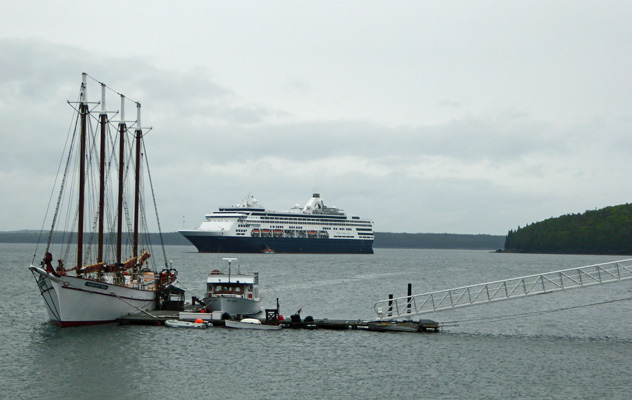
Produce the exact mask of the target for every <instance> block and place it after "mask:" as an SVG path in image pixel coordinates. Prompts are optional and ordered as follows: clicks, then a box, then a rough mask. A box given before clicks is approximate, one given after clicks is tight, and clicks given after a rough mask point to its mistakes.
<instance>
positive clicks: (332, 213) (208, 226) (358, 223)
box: [179, 193, 373, 254]
mask: <svg viewBox="0 0 632 400" xmlns="http://www.w3.org/2000/svg"><path fill="white" fill-rule="evenodd" d="M179 232H180V234H182V235H183V236H184V237H186V238H187V239H188V240H189V241H190V242H191V243H192V244H193V245H194V246H195V247H196V248H197V249H198V251H199V252H201V253H271V250H272V249H273V250H274V252H275V253H337V254H345V253H349V254H373V221H371V220H368V219H360V217H353V216H352V217H348V216H347V215H346V214H345V213H344V210H342V209H340V208H337V207H328V206H326V205H325V203H324V201H323V199H322V198H321V197H320V193H314V194H313V195H312V198H311V199H310V200H309V201H308V202H307V204H305V206H303V207H301V206H299V205H298V204H297V205H296V206H294V207H293V208H292V209H290V210H289V211H272V210H266V209H265V208H264V207H262V206H261V205H259V203H258V202H257V200H256V199H255V198H254V197H253V196H252V195H248V196H247V197H246V198H245V199H244V200H243V201H242V202H241V204H238V205H235V206H231V207H220V208H219V210H218V211H215V212H213V213H211V214H206V218H205V220H204V221H203V222H202V223H201V224H200V226H199V227H198V228H197V229H188V230H180V231H179Z"/></svg>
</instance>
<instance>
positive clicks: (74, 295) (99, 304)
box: [29, 266, 156, 327]
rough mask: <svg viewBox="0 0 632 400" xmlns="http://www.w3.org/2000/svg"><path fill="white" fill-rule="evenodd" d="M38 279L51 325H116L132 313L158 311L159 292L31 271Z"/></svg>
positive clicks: (32, 269) (38, 269)
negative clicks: (156, 306) (156, 309)
mask: <svg viewBox="0 0 632 400" xmlns="http://www.w3.org/2000/svg"><path fill="white" fill-rule="evenodd" d="M29 269H30V270H31V272H33V275H34V276H35V278H36V281H37V285H38V287H39V289H40V292H41V294H42V297H43V298H44V302H45V303H46V308H47V310H48V315H49V317H50V322H51V324H53V325H57V326H61V327H66V326H77V325H94V324H104V323H111V322H115V321H116V320H117V319H118V318H121V317H123V316H125V315H127V314H129V313H133V312H138V311H139V310H144V311H151V310H153V309H155V305H156V292H155V291H153V290H140V289H135V288H131V287H126V286H118V285H113V284H107V283H103V282H96V281H93V280H89V279H84V278H79V277H74V276H60V277H56V276H54V275H51V274H48V273H47V272H46V271H44V270H43V269H41V268H39V267H36V266H31V267H30V268H29Z"/></svg>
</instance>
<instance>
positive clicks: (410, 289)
mask: <svg viewBox="0 0 632 400" xmlns="http://www.w3.org/2000/svg"><path fill="white" fill-rule="evenodd" d="M412 302H413V284H412V283H409V284H408V306H407V307H406V308H407V309H408V314H410V313H411V312H412Z"/></svg>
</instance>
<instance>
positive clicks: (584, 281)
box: [373, 259, 632, 320]
mask: <svg viewBox="0 0 632 400" xmlns="http://www.w3.org/2000/svg"><path fill="white" fill-rule="evenodd" d="M627 279H632V259H626V260H620V261H612V262H609V263H603V264H594V265H588V266H585V267H577V268H569V269H564V270H560V271H553V272H547V273H543V274H536V275H528V276H522V277H518V278H511V279H505V280H501V281H496V282H487V283H479V284H476V285H470V286H462V287H458V288H454V289H446V290H439V291H436V292H429V293H422V294H416V295H409V296H405V297H398V298H391V299H387V300H380V301H378V302H377V303H375V305H374V306H373V308H374V309H375V312H376V313H377V315H378V318H379V319H380V320H389V319H402V318H404V319H405V318H409V317H411V316H413V315H419V314H424V313H431V312H436V311H442V310H449V309H454V308H461V307H467V306H473V305H477V304H485V303H492V302H497V301H503V300H510V299H515V298H521V297H527V296H534V295H538V294H544V293H551V292H558V291H562V290H569V289H577V288H582V287H586V286H594V285H601V284H605V283H612V282H619V281H623V280H627Z"/></svg>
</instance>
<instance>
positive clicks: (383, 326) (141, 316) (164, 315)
mask: <svg viewBox="0 0 632 400" xmlns="http://www.w3.org/2000/svg"><path fill="white" fill-rule="evenodd" d="M266 311H268V310H266ZM181 314H183V315H181ZM198 318H200V319H202V320H204V321H205V322H210V323H212V324H213V326H214V327H223V326H224V320H223V319H221V318H217V316H216V315H213V314H212V313H201V312H194V311H184V312H182V311H170V310H159V311H152V312H151V313H149V312H146V313H137V314H128V315H126V316H125V317H123V318H119V319H118V320H117V321H118V322H119V323H120V324H122V325H155V326H160V325H164V324H165V322H166V321H169V320H178V319H180V320H185V321H195V320H196V319H198ZM261 321H262V322H264V323H270V322H269V320H267V322H266V319H261ZM276 324H278V325H282V326H283V328H289V329H333V330H345V329H355V330H370V331H379V332H387V331H388V332H439V328H440V327H439V324H438V323H437V322H435V321H432V320H429V319H422V320H419V321H365V320H360V319H358V320H349V319H327V318H324V319H314V318H311V317H306V318H300V316H297V315H293V316H292V317H291V318H289V319H287V320H285V319H284V320H280V321H279V320H278V319H277V322H276Z"/></svg>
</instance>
